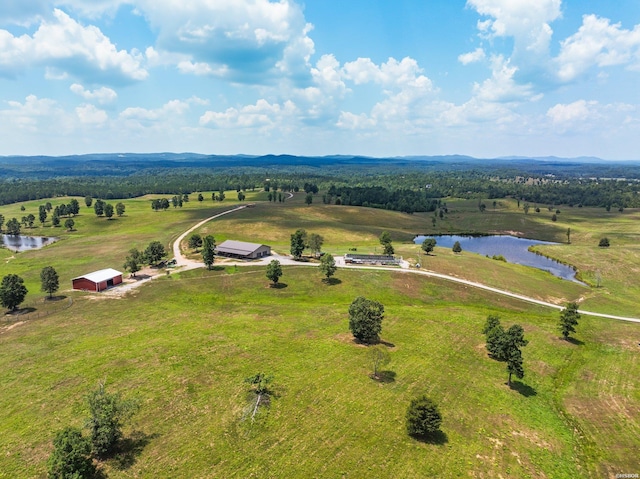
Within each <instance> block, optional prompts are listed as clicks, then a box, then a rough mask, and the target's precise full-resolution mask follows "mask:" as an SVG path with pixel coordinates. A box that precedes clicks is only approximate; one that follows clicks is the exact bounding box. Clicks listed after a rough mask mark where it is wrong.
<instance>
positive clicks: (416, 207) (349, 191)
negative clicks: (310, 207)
mask: <svg viewBox="0 0 640 479" xmlns="http://www.w3.org/2000/svg"><path fill="white" fill-rule="evenodd" d="M334 197H335V198H336V200H335V204H340V205H347V206H365V207H372V208H382V209H386V210H393V211H402V212H403V213H417V212H424V211H435V210H436V208H438V206H439V205H440V200H439V199H436V198H433V197H432V192H431V191H430V190H428V191H415V190H411V189H407V188H402V189H397V190H393V191H389V190H388V189H387V188H385V187H383V186H359V187H341V188H337V187H335V185H332V186H331V187H330V188H329V191H328V193H327V196H326V197H325V198H324V201H325V202H326V203H328V204H330V203H331V202H332V200H333V198H334ZM338 200H339V201H338Z"/></svg>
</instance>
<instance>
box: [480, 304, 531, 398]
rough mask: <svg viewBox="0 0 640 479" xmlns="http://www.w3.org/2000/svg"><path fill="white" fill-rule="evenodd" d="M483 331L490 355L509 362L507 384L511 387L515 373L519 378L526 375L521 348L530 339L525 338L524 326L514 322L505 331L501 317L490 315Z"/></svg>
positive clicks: (497, 359)
mask: <svg viewBox="0 0 640 479" xmlns="http://www.w3.org/2000/svg"><path fill="white" fill-rule="evenodd" d="M482 333H483V334H484V335H485V337H486V340H487V344H486V348H487V351H488V352H489V357H491V358H492V359H495V360H496V361H500V362H504V363H507V372H508V373H509V379H508V381H507V384H508V385H509V387H511V377H512V375H513V374H515V375H516V377H517V378H519V379H522V378H523V377H524V367H523V362H522V350H521V348H522V347H524V346H526V345H527V344H528V343H529V341H528V340H526V339H524V330H523V329H522V326H520V325H519V324H514V325H512V326H511V327H509V329H507V330H506V331H505V329H504V328H503V327H502V324H500V318H499V317H498V316H493V315H490V316H488V317H487V321H486V323H485V325H484V328H483V330H482Z"/></svg>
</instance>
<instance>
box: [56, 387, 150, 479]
mask: <svg viewBox="0 0 640 479" xmlns="http://www.w3.org/2000/svg"><path fill="white" fill-rule="evenodd" d="M87 406H88V408H89V419H88V421H87V427H88V428H89V436H88V437H87V436H84V435H83V433H82V430H81V429H79V428H77V427H66V428H64V429H62V430H61V431H59V432H58V433H56V435H55V437H54V439H53V452H52V453H51V455H50V456H49V459H48V461H47V468H48V477H49V479H70V478H73V479H90V478H94V477H96V473H97V468H96V465H95V463H94V458H95V459H98V460H100V459H106V458H109V457H111V456H113V455H114V454H115V453H116V452H118V448H119V445H120V443H121V441H122V439H123V431H122V429H123V427H124V426H125V425H126V424H127V423H128V422H129V420H130V419H131V418H132V417H133V415H134V414H135V413H136V412H137V411H138V409H139V407H140V406H139V403H138V402H137V401H135V400H131V399H124V398H122V396H121V395H120V394H114V393H109V392H107V391H106V390H105V387H104V384H100V386H99V387H98V389H96V390H94V391H92V392H91V393H89V394H88V395H87Z"/></svg>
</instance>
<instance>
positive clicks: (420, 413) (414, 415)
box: [406, 394, 442, 438]
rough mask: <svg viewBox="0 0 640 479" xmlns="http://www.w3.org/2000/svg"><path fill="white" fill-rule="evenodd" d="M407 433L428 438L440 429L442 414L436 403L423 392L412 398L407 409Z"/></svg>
mask: <svg viewBox="0 0 640 479" xmlns="http://www.w3.org/2000/svg"><path fill="white" fill-rule="evenodd" d="M406 421H407V433H409V435H411V436H415V437H420V438H428V437H429V436H431V435H433V434H434V433H435V432H437V431H439V430H440V426H441V425H442V414H440V411H439V410H438V406H437V405H436V403H435V402H434V401H433V400H431V399H430V398H429V397H428V396H427V395H425V394H423V395H421V396H418V397H417V398H415V399H412V400H411V403H410V404H409V408H408V409H407V416H406Z"/></svg>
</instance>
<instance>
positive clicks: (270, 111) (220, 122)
mask: <svg viewBox="0 0 640 479" xmlns="http://www.w3.org/2000/svg"><path fill="white" fill-rule="evenodd" d="M295 110H296V107H295V105H294V104H293V103H292V102H291V101H287V102H285V103H284V104H283V105H279V104H277V103H269V102H268V101H267V100H264V99H260V100H258V101H257V102H256V103H255V105H246V106H244V107H242V108H227V109H226V110H225V111H223V112H217V111H207V112H206V113H205V114H204V115H202V116H201V117H200V125H201V126H210V127H215V128H270V127H274V126H276V125H277V124H279V123H281V122H282V121H283V120H284V119H286V118H289V117H291V116H292V115H293V113H294V112H295Z"/></svg>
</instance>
